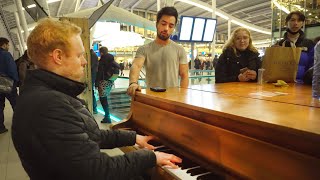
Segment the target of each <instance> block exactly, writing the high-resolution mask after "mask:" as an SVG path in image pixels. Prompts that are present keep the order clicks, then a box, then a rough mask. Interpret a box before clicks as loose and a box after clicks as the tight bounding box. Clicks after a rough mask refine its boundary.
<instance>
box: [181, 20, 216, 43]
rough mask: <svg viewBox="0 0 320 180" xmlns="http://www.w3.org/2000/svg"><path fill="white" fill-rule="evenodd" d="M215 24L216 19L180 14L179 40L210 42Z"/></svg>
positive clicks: (214, 30)
mask: <svg viewBox="0 0 320 180" xmlns="http://www.w3.org/2000/svg"><path fill="white" fill-rule="evenodd" d="M216 25H217V20H216V19H211V18H202V17H190V16H181V23H180V33H179V41H189V42H212V40H213V37H214V33H215V32H216Z"/></svg>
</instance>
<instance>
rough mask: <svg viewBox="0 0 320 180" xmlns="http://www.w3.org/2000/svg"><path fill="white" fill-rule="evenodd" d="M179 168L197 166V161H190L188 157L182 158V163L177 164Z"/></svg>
mask: <svg viewBox="0 0 320 180" xmlns="http://www.w3.org/2000/svg"><path fill="white" fill-rule="evenodd" d="M177 165H178V166H179V167H181V169H182V170H183V169H189V168H192V167H196V166H199V165H198V164H197V163H195V162H193V161H191V160H190V159H187V158H182V163H179V164H177Z"/></svg>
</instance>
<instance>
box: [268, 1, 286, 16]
mask: <svg viewBox="0 0 320 180" xmlns="http://www.w3.org/2000/svg"><path fill="white" fill-rule="evenodd" d="M272 3H273V4H274V5H275V6H277V8H279V9H280V10H282V11H283V12H285V13H287V14H289V13H290V11H289V10H288V9H287V8H286V7H284V6H282V5H280V4H279V3H278V1H277V0H272Z"/></svg>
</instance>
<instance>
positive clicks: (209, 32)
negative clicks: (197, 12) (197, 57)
mask: <svg viewBox="0 0 320 180" xmlns="http://www.w3.org/2000/svg"><path fill="white" fill-rule="evenodd" d="M216 24H217V20H216V19H207V23H206V29H205V30H204V36H203V41H208V42H209V41H210V42H211V41H212V40H213V36H214V33H215V32H216Z"/></svg>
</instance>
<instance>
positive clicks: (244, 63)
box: [215, 27, 261, 83]
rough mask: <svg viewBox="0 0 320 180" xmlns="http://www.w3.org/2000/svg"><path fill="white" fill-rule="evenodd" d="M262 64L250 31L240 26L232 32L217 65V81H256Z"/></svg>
mask: <svg viewBox="0 0 320 180" xmlns="http://www.w3.org/2000/svg"><path fill="white" fill-rule="evenodd" d="M260 65H261V61H260V58H259V53H258V51H257V49H256V48H255V47H254V46H253V45H252V38H251V34H250V31H249V30H248V29H246V28H243V27H240V28H237V29H235V30H234V31H233V32H232V35H231V38H230V39H229V41H228V42H227V44H226V45H225V46H224V48H223V52H222V54H221V56H220V57H219V60H218V62H217V65H216V69H215V70H216V75H215V76H216V83H224V82H237V81H241V82H247V81H256V78H257V71H258V69H259V67H260Z"/></svg>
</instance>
